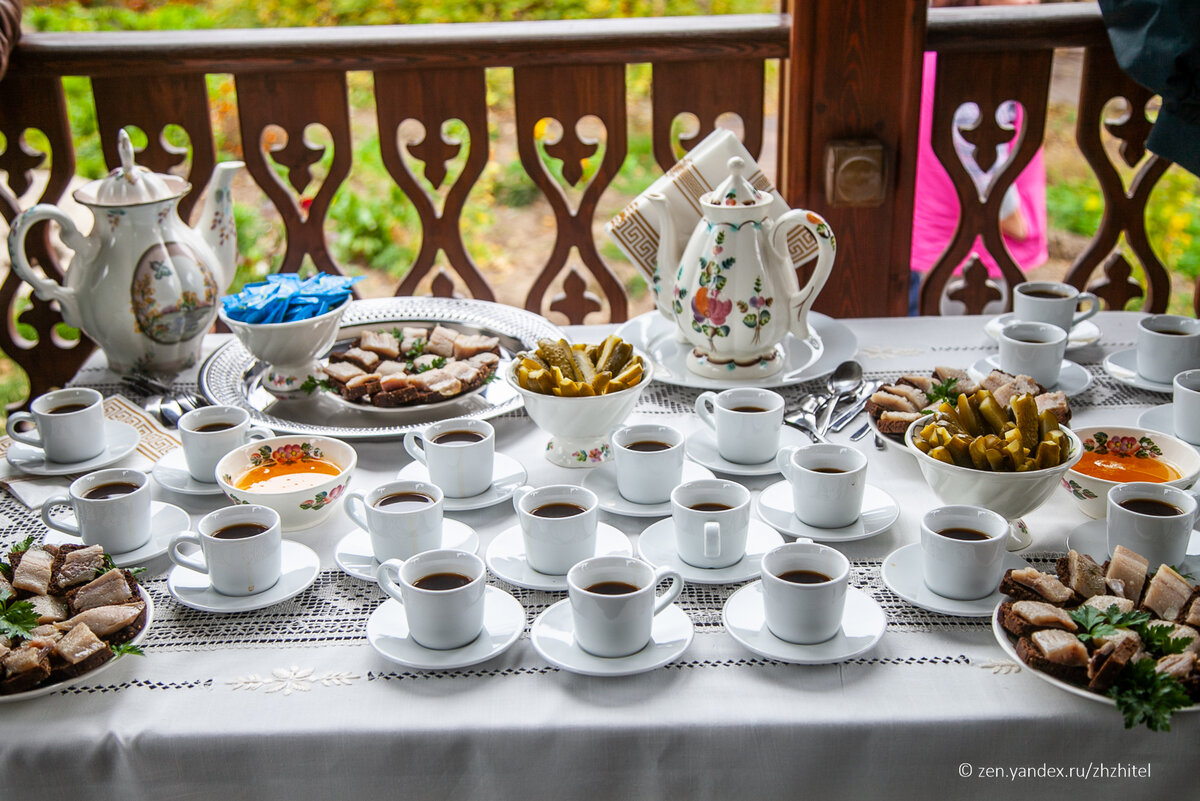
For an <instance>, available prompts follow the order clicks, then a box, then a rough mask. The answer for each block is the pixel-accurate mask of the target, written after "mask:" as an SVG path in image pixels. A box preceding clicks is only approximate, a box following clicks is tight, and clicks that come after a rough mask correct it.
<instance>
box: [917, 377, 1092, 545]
mask: <svg viewBox="0 0 1200 801" xmlns="http://www.w3.org/2000/svg"><path fill="white" fill-rule="evenodd" d="M904 444H905V446H906V447H907V448H908V449H909V451H911V452H912V453H913V455H914V456H915V457H916V459H917V464H918V465H919V466H920V468H921V475H923V476H924V477H925V481H926V482H927V483H928V484H929V486H930V488H931V489H932V490H933V492H934V494H935V495H937V496H938V498H939V499H940V500H941V501H942V502H943V503H948V504H970V505H972V506H982V507H983V508H985V509H990V510H992V511H993V512H996V513H997V514H999V515H1001V516H1003V517H1004V518H1006V519H1007V520H1008V521H1009V522H1010V523H1011V524H1012V527H1011V529H1012V530H1011V534H1010V541H1009V545H1008V549H1009V550H1010V551H1016V550H1020V549H1022V548H1026V547H1028V546H1029V544H1030V542H1031V539H1030V537H1029V532H1028V530H1027V529H1026V527H1025V525H1024V523H1023V522H1022V521H1021V519H1020V518H1021V517H1022V516H1024V515H1027V514H1029V513H1030V512H1032V511H1034V510H1035V509H1037V508H1038V507H1039V506H1041V505H1042V504H1043V503H1044V502H1045V501H1046V499H1047V498H1049V497H1050V495H1051V493H1053V492H1054V488H1055V487H1056V486H1058V484H1059V482H1060V481H1061V480H1062V477H1063V475H1064V474H1065V473H1066V472H1067V470H1069V469H1070V468H1071V467H1072V466H1073V465H1074V464H1075V463H1076V462H1078V461H1079V459H1080V457H1081V456H1082V455H1083V447H1082V445H1081V444H1080V441H1079V437H1077V436H1076V435H1075V433H1074V432H1072V431H1071V430H1070V429H1068V428H1064V427H1063V426H1061V425H1059V423H1058V420H1057V418H1055V417H1054V415H1053V414H1051V413H1050V412H1042V413H1041V414H1039V413H1038V410H1037V404H1036V403H1035V402H1034V400H1033V396H1032V395H1023V396H1019V397H1016V398H1013V400H1012V402H1011V403H1010V405H1009V408H1008V409H1007V410H1006V409H1004V408H1002V407H1001V406H1000V404H998V403H997V402H996V400H995V398H993V397H992V394H991V393H990V392H988V391H987V390H982V389H981V390H979V391H978V392H975V393H974V394H972V395H959V396H958V401H957V403H953V404H952V403H949V402H943V403H942V404H941V405H940V406H939V407H938V409H937V410H936V411H934V412H933V413H932V414H930V415H926V416H925V417H924V418H922V419H920V420H917V421H915V422H914V423H913V424H912V425H910V426H909V427H908V430H907V431H906V432H905V434H904Z"/></svg>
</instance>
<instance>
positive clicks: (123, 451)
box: [4, 420, 141, 476]
mask: <svg viewBox="0 0 1200 801" xmlns="http://www.w3.org/2000/svg"><path fill="white" fill-rule="evenodd" d="M140 439H141V434H139V433H138V430H137V429H136V428H134V427H133V426H131V425H129V424H128V423H122V422H120V421H118V420H105V421H104V441H105V442H106V443H107V444H106V445H105V446H104V450H103V451H102V452H101V453H100V455H99V456H94V457H92V458H91V459H85V460H84V461H82V462H51V461H48V460H47V459H46V454H45V452H44V451H43V450H42V449H41V448H37V447H34V446H33V445H26V444H25V443H24V442H17V441H16V440H13V443H12V444H11V445H9V446H8V453H7V454H5V457H4V458H6V459H8V463H9V464H11V465H12V466H13V467H15V468H17V469H18V470H20V471H22V472H24V473H29V474H30V475H35V476H69V475H71V474H72V473H88V472H91V471H92V470H99V469H100V468H101V467H107V466H108V465H110V464H112V463H113V462H119V461H120V460H122V459H124V458H125V457H126V456H128V455H129V454H131V453H133V450H134V448H136V447H137V446H138V441H139V440H140Z"/></svg>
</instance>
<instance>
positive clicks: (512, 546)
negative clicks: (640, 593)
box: [484, 523, 633, 592]
mask: <svg viewBox="0 0 1200 801" xmlns="http://www.w3.org/2000/svg"><path fill="white" fill-rule="evenodd" d="M593 555H594V556H633V545H631V544H630V542H629V538H628V537H626V536H625V535H624V534H622V533H621V532H620V531H618V530H617V529H615V528H613V527H612V526H610V525H608V524H607V523H600V524H599V525H598V526H596V553H595V554H593ZM484 558H485V561H487V566H488V568H489V569H490V570H491V571H492V572H493V573H495V574H496V577H497V578H500V579H503V580H504V581H507V582H508V583H509V584H515V585H516V586H518V587H524V588H525V589H527V590H542V591H544V592H566V591H567V577H566V576H565V575H563V576H552V575H550V574H548V573H539V572H538V571H536V570H534V569H533V568H532V567H530V566H529V562H527V561H525V538H524V536H522V534H521V527H520V526H510V527H509V528H506V529H505V530H504V531H502V532H500V533H499V534H498V535H496V538H495V539H494V540H492V544H491V545H489V546H488V549H487V555H486V556H485V557H484Z"/></svg>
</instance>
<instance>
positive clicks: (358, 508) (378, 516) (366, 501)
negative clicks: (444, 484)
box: [345, 480, 443, 562]
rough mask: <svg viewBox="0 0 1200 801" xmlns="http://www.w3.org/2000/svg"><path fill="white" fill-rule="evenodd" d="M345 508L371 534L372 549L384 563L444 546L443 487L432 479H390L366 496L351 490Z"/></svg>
mask: <svg viewBox="0 0 1200 801" xmlns="http://www.w3.org/2000/svg"><path fill="white" fill-rule="evenodd" d="M404 496H407V498H406V497H404ZM414 496H415V497H414ZM420 498H428V500H427V501H421V500H419V499H420ZM345 509H346V515H347V516H348V517H349V518H350V519H351V520H353V521H354V522H355V523H357V524H358V527H359V528H361V529H363V530H364V531H366V532H367V533H368V534H370V535H371V550H372V551H374V553H375V558H376V560H378V561H380V562H386V561H387V560H388V559H408V558H410V557H412V556H413V555H415V554H418V553H421V552H422V551H432V550H434V549H435V548H440V547H441V545H442V511H443V508H442V490H441V488H440V487H438V486H437V485H436V484H432V483H430V482H428V481H405V480H400V481H389V482H388V483H386V484H380V485H379V486H378V487H376V488H375V489H373V490H371V491H370V492H368V493H366V494H365V495H364V494H363V493H361V492H351V493H348V494H347V495H346V501H345Z"/></svg>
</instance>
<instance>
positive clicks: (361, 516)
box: [342, 492, 371, 531]
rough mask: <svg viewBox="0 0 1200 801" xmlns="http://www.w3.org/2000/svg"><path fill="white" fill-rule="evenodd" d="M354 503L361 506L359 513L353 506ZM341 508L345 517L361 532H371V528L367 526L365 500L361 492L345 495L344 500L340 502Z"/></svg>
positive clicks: (357, 508) (356, 507)
mask: <svg viewBox="0 0 1200 801" xmlns="http://www.w3.org/2000/svg"><path fill="white" fill-rule="evenodd" d="M355 501H358V502H359V503H361V504H362V509H361V511H360V510H359V507H358V506H356V505H355V503H354V502H355ZM342 506H343V508H344V509H345V510H346V517H348V518H350V519H351V520H353V521H354V523H355V525H357V526H358V527H359V528H361V529H362V530H363V531H370V530H371V527H370V526H368V525H367V499H366V498H364V497H363V494H362V493H361V492H348V493H346V500H345V501H343V502H342Z"/></svg>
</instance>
